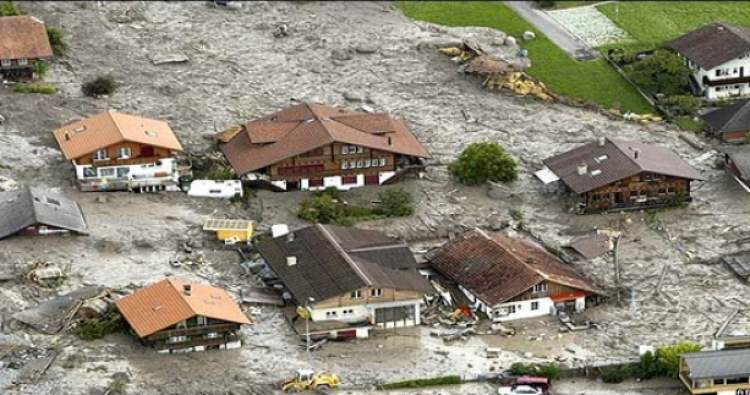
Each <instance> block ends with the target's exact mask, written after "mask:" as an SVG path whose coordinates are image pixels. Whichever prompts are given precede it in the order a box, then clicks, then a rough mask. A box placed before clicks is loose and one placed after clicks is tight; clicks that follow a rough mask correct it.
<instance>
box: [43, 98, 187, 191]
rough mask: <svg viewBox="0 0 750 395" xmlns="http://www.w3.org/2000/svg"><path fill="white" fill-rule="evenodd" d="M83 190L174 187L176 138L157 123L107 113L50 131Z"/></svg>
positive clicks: (176, 178) (180, 149) (179, 148)
mask: <svg viewBox="0 0 750 395" xmlns="http://www.w3.org/2000/svg"><path fill="white" fill-rule="evenodd" d="M54 135H55V139H56V140H57V144H59V145H60V149H61V150H62V152H63V154H64V155H65V159H68V160H70V161H71V162H72V163H73V166H74V167H75V172H76V180H77V181H78V186H79V188H80V189H81V190H83V191H114V190H136V191H146V190H148V191H150V190H160V189H165V188H166V187H167V186H169V185H176V184H177V183H178V178H179V171H178V167H177V163H176V161H175V158H174V154H175V153H176V152H178V151H182V145H180V142H179V141H178V140H177V136H175V134H174V133H173V132H172V129H170V128H169V125H168V124H167V123H166V122H163V121H157V120H154V119H148V118H142V117H138V116H135V115H128V114H122V113H118V112H114V111H111V110H110V111H107V112H103V113H100V114H97V115H94V116H92V117H89V118H86V119H83V120H81V121H78V122H73V123H71V124H68V125H65V126H63V127H61V128H59V129H57V130H55V131H54Z"/></svg>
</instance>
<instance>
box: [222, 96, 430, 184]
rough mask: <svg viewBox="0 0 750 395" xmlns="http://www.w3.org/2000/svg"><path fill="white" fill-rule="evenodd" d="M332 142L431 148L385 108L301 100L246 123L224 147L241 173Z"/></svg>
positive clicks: (419, 153) (414, 151)
mask: <svg viewBox="0 0 750 395" xmlns="http://www.w3.org/2000/svg"><path fill="white" fill-rule="evenodd" d="M334 142H339V143H345V144H356V145H361V146H364V147H367V148H371V149H376V150H381V151H386V152H393V153H397V154H403V155H410V156H416V157H423V158H428V157H429V156H430V154H429V153H428V152H427V150H425V148H424V147H423V146H422V145H421V144H420V143H419V142H418V141H417V139H416V138H415V137H414V135H413V134H411V132H409V130H408V129H407V128H406V126H405V125H404V124H403V123H402V122H400V121H397V120H394V119H392V118H391V117H390V116H388V115H387V114H369V113H358V112H353V111H348V110H344V109H341V108H336V107H332V106H326V105H320V104H311V103H303V104H297V105H293V106H290V107H287V108H285V109H283V110H281V111H278V112H276V113H273V114H270V115H266V116H264V117H262V118H260V119H257V120H254V121H251V122H249V123H248V124H246V125H245V126H244V133H243V132H241V133H237V134H236V135H235V136H234V137H233V138H231V139H230V140H229V141H228V142H227V143H224V144H221V147H220V148H221V150H222V152H224V155H225V156H226V157H227V159H228V160H229V163H230V164H231V165H232V167H233V168H234V170H235V172H236V173H237V174H245V173H248V172H251V171H254V170H258V169H261V168H264V167H266V166H269V165H272V164H274V163H277V162H280V161H282V160H284V159H288V158H291V157H293V156H296V155H299V154H302V153H305V152H307V151H310V150H313V149H316V148H319V147H321V146H324V145H327V144H331V143H334Z"/></svg>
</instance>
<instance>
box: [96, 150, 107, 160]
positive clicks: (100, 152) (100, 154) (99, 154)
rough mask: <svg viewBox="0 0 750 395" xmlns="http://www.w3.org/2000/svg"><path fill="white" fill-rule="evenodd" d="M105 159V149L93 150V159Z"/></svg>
mask: <svg viewBox="0 0 750 395" xmlns="http://www.w3.org/2000/svg"><path fill="white" fill-rule="evenodd" d="M106 159H107V150H106V149H98V150H96V151H95V152H94V160H106Z"/></svg>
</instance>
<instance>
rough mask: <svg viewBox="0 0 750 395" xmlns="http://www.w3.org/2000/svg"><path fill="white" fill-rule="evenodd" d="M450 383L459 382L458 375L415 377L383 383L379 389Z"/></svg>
mask: <svg viewBox="0 0 750 395" xmlns="http://www.w3.org/2000/svg"><path fill="white" fill-rule="evenodd" d="M450 384H461V377H460V376H441V377H434V378H431V379H416V380H404V381H399V382H396V383H389V384H383V385H381V386H380V389H383V390H394V389H400V388H419V387H429V386H433V385H450Z"/></svg>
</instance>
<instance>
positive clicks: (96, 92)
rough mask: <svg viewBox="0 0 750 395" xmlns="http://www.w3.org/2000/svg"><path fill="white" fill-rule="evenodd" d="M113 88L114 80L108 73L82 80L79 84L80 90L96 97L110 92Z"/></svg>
mask: <svg viewBox="0 0 750 395" xmlns="http://www.w3.org/2000/svg"><path fill="white" fill-rule="evenodd" d="M115 88H116V86H115V80H114V79H113V78H112V77H111V76H109V75H102V76H99V77H96V78H94V79H93V80H90V81H87V82H84V83H83V85H82V86H81V91H82V92H83V94H84V95H86V96H89V97H98V96H102V95H110V94H112V93H113V92H114V91H115Z"/></svg>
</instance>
